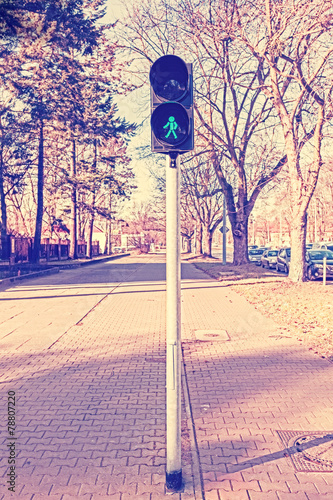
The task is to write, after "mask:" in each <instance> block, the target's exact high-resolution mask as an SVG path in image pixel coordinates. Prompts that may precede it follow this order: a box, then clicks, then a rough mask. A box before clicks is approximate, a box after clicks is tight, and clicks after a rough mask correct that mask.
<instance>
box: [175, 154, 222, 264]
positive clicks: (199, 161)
mask: <svg viewBox="0 0 333 500" xmlns="http://www.w3.org/2000/svg"><path fill="white" fill-rule="evenodd" d="M181 205H182V212H183V213H184V216H183V222H184V224H182V226H184V228H186V232H185V231H183V234H184V235H186V236H187V237H192V236H193V234H192V233H193V232H194V225H195V224H196V225H197V224H198V223H199V224H200V226H201V228H202V250H203V253H204V254H205V255H209V256H211V254H212V239H213V234H214V231H215V230H216V228H217V227H218V226H219V225H220V224H221V222H222V220H223V212H222V207H223V194H222V189H221V188H220V186H219V183H218V181H217V178H216V175H215V171H214V168H213V165H212V162H211V161H209V157H208V158H207V155H206V157H205V156H204V155H199V156H195V157H194V158H192V159H190V160H188V161H185V160H183V168H182V182H181ZM185 214H188V216H189V217H186V216H185ZM191 220H192V224H189V222H190V221H191ZM194 221H195V224H194Z"/></svg>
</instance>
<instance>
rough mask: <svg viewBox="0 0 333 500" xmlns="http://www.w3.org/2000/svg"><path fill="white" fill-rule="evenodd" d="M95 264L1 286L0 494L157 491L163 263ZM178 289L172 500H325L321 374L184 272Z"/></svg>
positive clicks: (161, 462)
mask: <svg viewBox="0 0 333 500" xmlns="http://www.w3.org/2000/svg"><path fill="white" fill-rule="evenodd" d="M92 268H93V269H92ZM92 268H90V269H88V268H85V269H84V270H82V269H75V270H72V271H66V272H61V273H60V274H58V275H53V276H45V277H43V278H36V279H35V280H30V281H27V282H22V283H20V284H19V285H18V286H16V287H14V288H10V289H8V290H6V291H3V292H1V293H0V299H2V302H1V303H0V329H1V330H0V331H1V335H0V337H1V339H0V349H1V354H2V357H1V363H0V376H1V378H0V382H1V395H2V398H1V403H0V404H1V408H0V418H1V422H3V423H4V425H2V426H1V431H2V432H1V434H2V438H3V441H2V445H1V446H2V452H1V459H0V473H1V477H2V480H1V485H0V498H6V499H7V498H27V499H33V500H36V499H39V498H44V497H48V498H52V499H61V500H64V499H69V498H80V497H84V498H87V499H95V498H112V499H116V500H125V499H132V498H140V499H143V500H145V499H149V500H158V499H163V498H166V497H167V496H168V497H169V495H167V494H166V492H165V488H164V481H165V269H164V264H163V263H162V261H159V259H158V258H156V257H155V258H154V259H149V258H140V259H135V258H131V257H125V258H123V259H121V261H117V262H114V263H112V262H110V263H105V264H95V265H94V266H92ZM182 288H183V292H182V306H183V311H182V330H183V353H184V362H185V372H184V373H185V376H184V381H185V380H186V381H187V384H184V395H185V397H184V401H183V406H184V408H183V423H182V431H183V432H182V433H183V475H184V478H185V489H184V492H182V493H181V494H175V495H173V498H178V499H180V498H181V499H182V500H185V499H190V500H194V499H195V500H199V499H200V500H201V499H205V500H210V499H214V500H215V499H216V500H229V499H230V500H242V499H243V498H244V499H247V500H254V499H257V498H261V499H262V500H270V499H273V498H274V499H275V500H284V499H286V500H287V499H289V500H294V499H301V500H315V499H317V498H318V499H319V498H320V499H322V498H324V499H325V498H326V499H331V498H333V473H332V472H326V471H325V472H324V471H323V469H325V465H326V469H329V467H328V466H327V463H326V462H323V460H320V457H324V458H327V456H328V457H329V450H328V446H329V445H330V444H331V440H330V437H327V436H330V435H329V432H331V431H333V416H332V407H333V404H332V403H333V376H332V375H333V365H332V364H330V363H329V362H328V361H327V360H325V359H321V358H319V357H315V355H314V354H312V353H311V352H310V351H308V350H306V348H304V347H303V346H302V345H301V344H299V343H297V342H296V341H295V340H294V339H291V338H288V337H286V336H284V335H283V334H282V332H281V330H280V329H279V327H278V325H276V324H274V323H273V322H272V321H270V320H267V319H266V318H264V317H263V316H262V315H260V314H259V313H258V312H257V311H256V309H254V308H253V307H252V306H250V305H249V304H248V303H247V302H246V301H245V299H244V298H242V297H240V296H238V295H237V294H235V293H234V292H232V291H230V289H229V288H228V287H223V286H221V284H220V283H218V282H216V281H214V280H211V279H209V278H208V277H207V275H205V274H204V273H202V272H201V271H198V270H197V269H195V268H194V266H193V265H191V264H184V265H183V285H182ZM8 391H15V393H16V412H17V421H16V425H17V427H16V430H15V436H14V437H17V440H16V441H15V453H16V457H15V458H16V464H15V465H16V470H15V471H16V474H17V478H16V479H15V493H11V492H9V491H8V490H7V487H8V484H7V481H8V480H9V478H8V476H7V474H8V472H9V465H8V457H9V454H10V447H8V446H7V445H8V442H9V443H11V442H13V440H9V439H8V438H9V436H8V430H7V428H6V423H7V398H8V395H7V393H8ZM188 395H189V397H188ZM185 406H186V408H187V412H188V414H186V412H185ZM193 424H194V427H193ZM320 432H321V434H320ZM191 436H192V439H191ZM309 436H310V437H309ZM325 436H326V437H325ZM302 437H303V438H304V442H305V444H306V451H307V453H308V455H309V456H310V458H311V457H312V456H313V455H316V456H317V457H318V460H319V462H320V464H319V465H316V464H315V465H316V467H319V468H320V467H321V469H322V470H320V471H319V472H313V471H309V470H308V469H307V471H306V472H298V471H297V470H296V468H298V469H302V467H303V469H304V467H306V466H307V464H311V467H314V465H313V464H314V462H313V461H312V462H309V461H306V460H303V462H304V463H305V465H304V463H303V462H302V461H301V460H296V458H297V457H298V456H300V455H301V454H300V453H299V452H297V449H296V447H295V446H294V442H295V440H297V439H302ZM300 446H302V445H300ZM191 447H192V450H191V449H190V448H191ZM319 453H321V455H319ZM302 456H303V455H302ZM197 459H199V460H198V461H199V468H198V467H196V465H197ZM299 462H300V463H299Z"/></svg>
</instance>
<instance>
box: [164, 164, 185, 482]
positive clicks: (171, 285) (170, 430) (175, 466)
mask: <svg viewBox="0 0 333 500" xmlns="http://www.w3.org/2000/svg"><path fill="white" fill-rule="evenodd" d="M179 170H180V168H179V161H178V158H176V159H171V158H170V157H169V155H167V157H166V219H167V227H166V238H167V252H166V254H167V255H166V283H167V294H166V297H167V304H166V314H167V318H166V328H167V331H166V338H167V367H166V368H167V370H166V392H167V416H166V424H167V436H166V437H167V439H166V441H167V445H166V448H167V449H166V451H167V457H166V458H167V464H166V486H167V488H168V489H170V490H174V491H177V490H179V489H181V486H182V464H181V364H180V360H181V330H180V327H181V320H180V293H181V285H180V172H179Z"/></svg>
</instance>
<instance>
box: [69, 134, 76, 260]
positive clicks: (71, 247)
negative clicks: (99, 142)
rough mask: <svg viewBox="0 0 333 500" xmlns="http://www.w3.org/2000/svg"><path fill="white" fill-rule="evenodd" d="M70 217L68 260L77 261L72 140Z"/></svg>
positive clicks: (73, 140)
mask: <svg viewBox="0 0 333 500" xmlns="http://www.w3.org/2000/svg"><path fill="white" fill-rule="evenodd" d="M70 175H71V178H72V186H71V215H70V229H69V231H70V245H69V258H70V259H77V188H76V143H75V139H74V138H73V139H72V162H71V172H70Z"/></svg>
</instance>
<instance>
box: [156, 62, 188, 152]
mask: <svg viewBox="0 0 333 500" xmlns="http://www.w3.org/2000/svg"><path fill="white" fill-rule="evenodd" d="M149 79H150V95H151V139H152V142H151V144H152V151H153V152H155V153H167V154H168V153H171V152H175V153H180V154H181V153H186V152H187V151H192V149H193V148H194V137H193V136H194V130H193V128H194V127H193V82H192V65H191V64H186V63H185V62H184V61H183V60H182V59H181V58H180V57H177V56H174V55H168V56H162V57H160V58H159V59H157V61H155V62H154V64H153V65H152V67H151V70H150V74H149Z"/></svg>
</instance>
